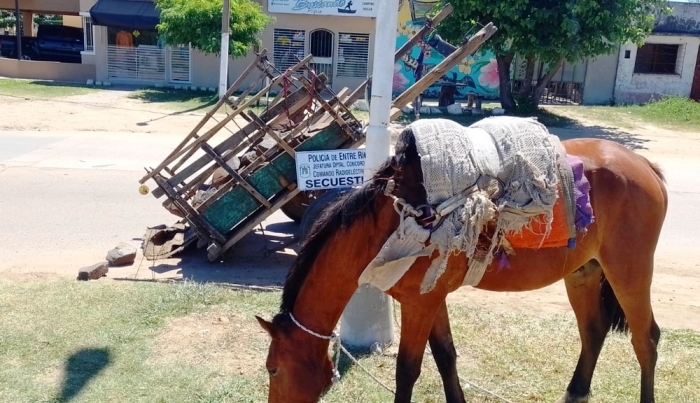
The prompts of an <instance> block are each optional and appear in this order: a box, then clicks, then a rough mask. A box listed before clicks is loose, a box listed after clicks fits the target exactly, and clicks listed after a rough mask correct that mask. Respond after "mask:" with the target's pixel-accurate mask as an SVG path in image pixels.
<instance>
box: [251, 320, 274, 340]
mask: <svg viewBox="0 0 700 403" xmlns="http://www.w3.org/2000/svg"><path fill="white" fill-rule="evenodd" d="M255 319H257V320H258V323H260V326H261V327H262V328H263V329H264V330H265V331H266V332H267V334H269V335H270V337H272V338H273V339H276V338H277V335H278V334H279V332H278V331H277V328H276V327H275V325H274V324H273V323H272V322H268V321H266V320H265V319H263V318H261V317H260V316H258V315H255Z"/></svg>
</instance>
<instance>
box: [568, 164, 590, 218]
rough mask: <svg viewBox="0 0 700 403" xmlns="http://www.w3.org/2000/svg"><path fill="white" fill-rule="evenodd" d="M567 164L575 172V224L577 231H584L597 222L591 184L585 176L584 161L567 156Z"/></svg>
mask: <svg viewBox="0 0 700 403" xmlns="http://www.w3.org/2000/svg"><path fill="white" fill-rule="evenodd" d="M566 162H568V163H569V165H570V166H571V169H572V170H573V172H574V197H575V198H576V214H575V217H574V223H575V224H576V231H582V230H584V229H585V228H586V227H588V226H589V225H590V224H591V223H593V221H595V217H594V216H593V206H591V199H590V197H589V192H590V190H591V184H590V182H588V179H587V178H586V176H585V175H584V174H583V161H582V160H581V158H579V157H576V156H573V155H569V154H566Z"/></svg>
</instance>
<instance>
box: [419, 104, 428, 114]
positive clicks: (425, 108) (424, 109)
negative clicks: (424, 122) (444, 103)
mask: <svg viewBox="0 0 700 403" xmlns="http://www.w3.org/2000/svg"><path fill="white" fill-rule="evenodd" d="M430 110H431V108H430V107H429V106H421V107H420V114H421V115H430Z"/></svg>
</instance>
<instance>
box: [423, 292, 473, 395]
mask: <svg viewBox="0 0 700 403" xmlns="http://www.w3.org/2000/svg"><path fill="white" fill-rule="evenodd" d="M428 341H429V342H430V349H431V351H432V352H433V358H434V359H435V364H436V365H437V368H438V371H440V377H442V385H443V387H444V388H445V401H446V402H447V403H465V402H466V401H465V400H464V392H463V391H462V385H461V384H460V382H459V376H458V375H457V351H456V350H455V345H454V342H453V341H452V330H451V329H450V318H449V316H448V314H447V303H446V302H445V301H442V304H440V307H439V308H438V310H437V312H436V314H435V320H433V328H432V329H431V330H430V338H429V339H428Z"/></svg>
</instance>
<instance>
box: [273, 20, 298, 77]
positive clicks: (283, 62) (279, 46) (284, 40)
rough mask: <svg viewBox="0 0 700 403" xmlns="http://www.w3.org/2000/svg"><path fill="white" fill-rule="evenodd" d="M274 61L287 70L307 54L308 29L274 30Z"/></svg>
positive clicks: (280, 67)
mask: <svg viewBox="0 0 700 403" xmlns="http://www.w3.org/2000/svg"><path fill="white" fill-rule="evenodd" d="M273 40H274V44H273V47H272V49H273V61H274V63H275V67H277V69H278V70H280V71H285V70H287V69H288V68H290V67H292V66H294V65H295V64H296V63H297V58H299V59H303V58H304V56H305V44H306V31H300V30H296V29H278V28H275V30H274V31H273Z"/></svg>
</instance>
